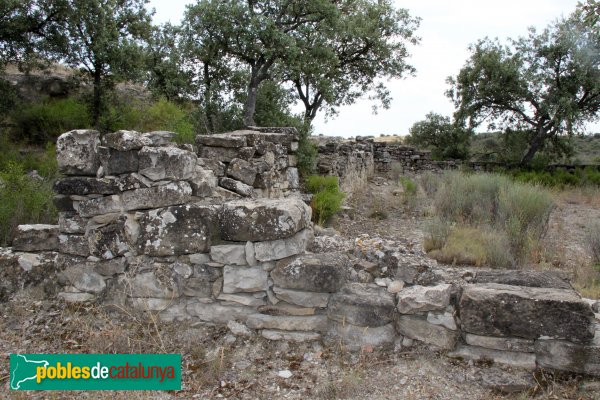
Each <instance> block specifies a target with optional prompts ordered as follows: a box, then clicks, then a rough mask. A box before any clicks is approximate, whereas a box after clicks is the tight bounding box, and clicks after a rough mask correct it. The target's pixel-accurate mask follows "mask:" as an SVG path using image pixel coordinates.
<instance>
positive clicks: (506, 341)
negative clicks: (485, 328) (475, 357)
mask: <svg viewBox="0 0 600 400" xmlns="http://www.w3.org/2000/svg"><path fill="white" fill-rule="evenodd" d="M465 342H467V344H470V345H471V346H478V347H485V348H486V349H494V350H502V351H517V352H522V353H533V352H534V351H535V349H534V341H533V340H530V339H519V338H499V337H491V336H479V335H473V334H471V333H467V334H465Z"/></svg>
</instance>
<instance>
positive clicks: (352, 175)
mask: <svg viewBox="0 0 600 400" xmlns="http://www.w3.org/2000/svg"><path fill="white" fill-rule="evenodd" d="M316 143H317V152H318V155H317V173H318V174H320V175H334V176H337V177H338V178H339V182H340V189H341V190H342V191H343V192H346V193H352V192H354V191H355V190H357V189H358V188H359V187H361V186H364V185H365V184H366V183H367V181H368V179H369V178H371V177H372V176H373V174H374V172H375V161H374V157H373V154H374V153H373V144H372V143H368V142H342V141H328V140H321V141H319V140H316Z"/></svg>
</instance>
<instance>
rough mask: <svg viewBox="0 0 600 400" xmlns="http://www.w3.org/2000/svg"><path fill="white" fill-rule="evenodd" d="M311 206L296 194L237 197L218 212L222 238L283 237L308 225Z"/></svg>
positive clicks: (236, 239)
mask: <svg viewBox="0 0 600 400" xmlns="http://www.w3.org/2000/svg"><path fill="white" fill-rule="evenodd" d="M310 218H311V209H310V207H309V206H308V205H306V203H304V202H303V201H302V199H299V198H297V197H290V198H286V199H257V200H237V201H230V202H228V203H225V204H223V206H222V208H221V211H220V212H219V220H220V223H221V235H222V237H223V239H225V240H235V241H251V242H263V241H269V240H277V239H285V238H289V237H291V236H293V235H294V234H296V233H297V232H299V231H300V230H302V229H304V228H306V227H309V226H310Z"/></svg>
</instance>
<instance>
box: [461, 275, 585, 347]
mask: <svg viewBox="0 0 600 400" xmlns="http://www.w3.org/2000/svg"><path fill="white" fill-rule="evenodd" d="M459 311H460V318H461V321H462V327H463V330H465V331H466V332H468V333H473V334H476V335H481V336H497V337H518V338H525V339H537V338H540V337H548V338H554V339H568V340H572V341H579V342H585V341H589V340H591V339H592V338H593V337H594V332H593V323H592V321H593V318H594V313H593V312H592V310H591V308H590V305H589V304H588V303H586V302H584V301H583V300H581V298H580V297H579V295H578V294H577V292H575V291H574V290H565V289H552V288H532V287H522V286H511V285H501V284H495V283H486V284H475V285H468V286H466V287H465V288H464V290H463V294H462V296H461V299H460V306H459Z"/></svg>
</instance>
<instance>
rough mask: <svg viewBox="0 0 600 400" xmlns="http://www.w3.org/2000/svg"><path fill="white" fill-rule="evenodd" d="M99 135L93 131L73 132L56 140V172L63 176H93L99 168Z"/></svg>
mask: <svg viewBox="0 0 600 400" xmlns="http://www.w3.org/2000/svg"><path fill="white" fill-rule="evenodd" d="M99 145H100V133H98V132H97V131H93V130H85V129H81V130H73V131H70V132H67V133H63V134H62V135H60V136H59V137H58V139H57V140H56V161H57V162H58V170H59V171H60V172H61V173H63V174H65V175H90V176H95V175H96V172H97V171H98V167H99V160H98V146H99Z"/></svg>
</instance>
